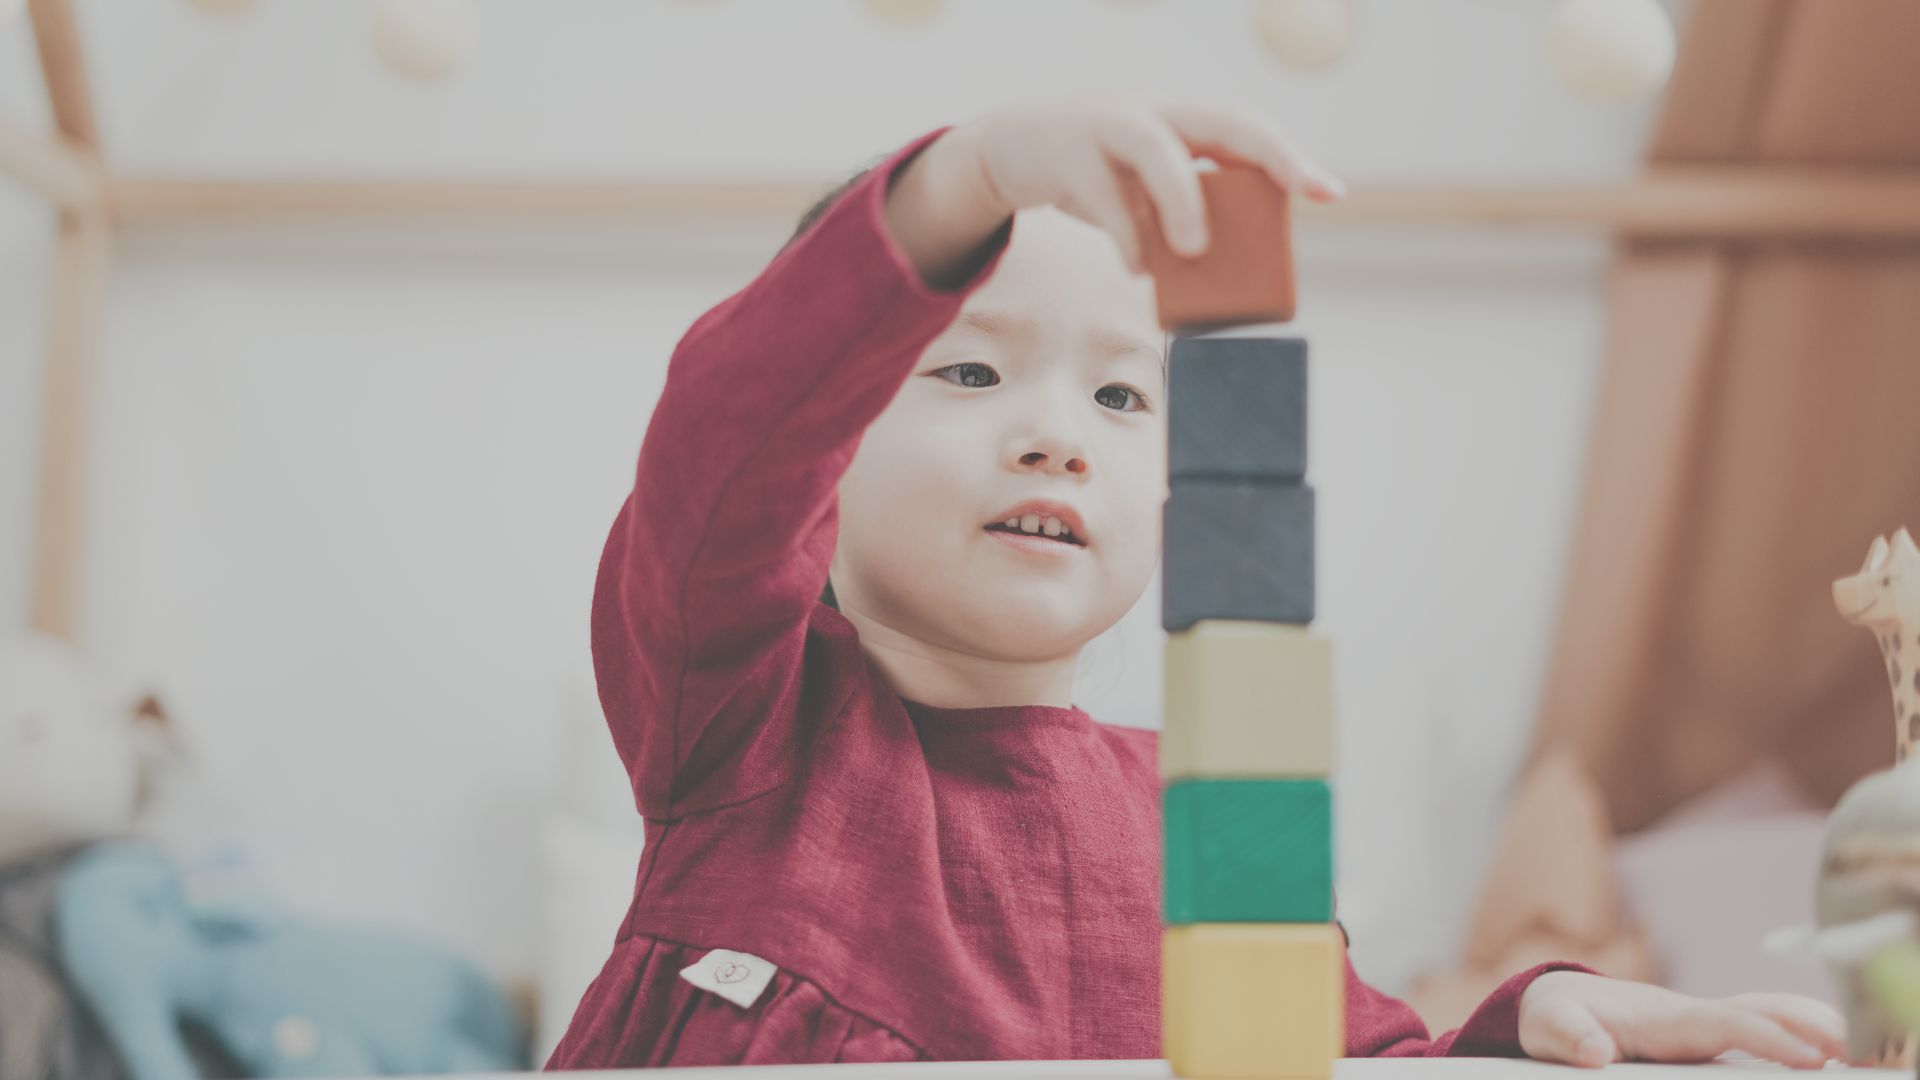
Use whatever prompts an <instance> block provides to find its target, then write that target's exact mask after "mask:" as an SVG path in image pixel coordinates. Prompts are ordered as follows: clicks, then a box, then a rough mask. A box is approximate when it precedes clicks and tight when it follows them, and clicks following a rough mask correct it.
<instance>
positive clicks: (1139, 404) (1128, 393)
mask: <svg viewBox="0 0 1920 1080" xmlns="http://www.w3.org/2000/svg"><path fill="white" fill-rule="evenodd" d="M1093 400H1095V401H1097V402H1099V403H1100V404H1101V405H1104V406H1106V407H1107V408H1109V409H1115V410H1118V411H1120V412H1142V411H1144V410H1145V409H1146V408H1147V406H1148V402H1147V395H1145V394H1143V393H1141V392H1140V391H1138V390H1135V389H1134V388H1133V387H1131V386H1122V385H1120V384H1119V383H1108V384H1107V385H1105V386H1103V387H1101V388H1100V389H1098V390H1095V391H1094V392H1093ZM1129 401H1132V402H1133V403H1134V405H1133V407H1132V408H1128V407H1127V402H1129Z"/></svg>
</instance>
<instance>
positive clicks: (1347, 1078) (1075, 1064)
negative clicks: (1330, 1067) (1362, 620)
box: [441, 1058, 1914, 1080]
mask: <svg viewBox="0 0 1920 1080" xmlns="http://www.w3.org/2000/svg"><path fill="white" fill-rule="evenodd" d="M531 1075H535V1074H531V1073H497V1074H492V1075H491V1076H489V1077H487V1078H481V1077H477V1076H475V1077H469V1078H467V1080H507V1078H509V1077H522V1078H524V1077H527V1076H531ZM546 1075H548V1076H550V1077H552V1076H557V1075H584V1076H595V1077H624V1078H626V1080H668V1078H673V1077H683V1078H693V1077H699V1078H700V1080H721V1078H726V1077H733V1078H736V1080H782V1078H792V1080H821V1078H824V1077H829V1076H832V1077H847V1078H849V1080H922V1078H937V1080H973V1078H976V1077H977V1078H979V1080H1171V1078H1172V1077H1173V1070H1172V1069H1170V1068H1168V1067H1167V1063H1166V1062H1165V1061H1161V1060H1158V1059H1155V1060H1152V1061H936V1062H923V1063H917V1064H911V1065H755V1066H751V1067H748V1068H745V1069H741V1068H705V1069H623V1070H613V1071H608V1072H594V1073H584V1074H546ZM1333 1075H1334V1077H1335V1080H1468V1078H1470V1077H1471V1078H1476V1080H1477V1078H1481V1077H1487V1078H1491V1080H1548V1078H1551V1080H1577V1078H1579V1077H1582V1076H1594V1075H1599V1076H1604V1077H1606V1078H1608V1080H1682V1078H1690V1080H1742V1078H1748V1077H1759V1076H1768V1077H1772V1078H1774V1080H1786V1078H1790V1077H1794V1076H1805V1075H1809V1074H1808V1073H1805V1072H1798V1073H1797V1072H1795V1071H1793V1070H1791V1069H1787V1068H1783V1067H1782V1066H1779V1065H1773V1064H1769V1063H1767V1062H1762V1061H1715V1062H1711V1063H1708V1064H1705V1065H1609V1066H1607V1067H1606V1068H1605V1069H1599V1070H1591V1069H1575V1068H1570V1067H1568V1066H1565V1065H1548V1064H1546V1063H1544V1062H1539V1061H1524V1060H1512V1059H1507V1058H1349V1059H1345V1060H1342V1061H1340V1062H1339V1063H1338V1064H1337V1065H1336V1066H1335V1068H1334V1073H1333ZM1819 1075H1820V1077H1821V1078H1822V1080H1837V1078H1840V1077H1845V1078H1847V1080H1894V1078H1900V1080H1907V1078H1910V1077H1912V1076H1913V1075H1914V1074H1913V1073H1912V1072H1910V1071H1908V1070H1905V1069H1849V1068H1843V1067H1841V1066H1838V1065H1834V1066H1829V1067H1828V1068H1827V1069H1826V1070H1825V1071H1824V1072H1821V1073H1820V1074H1819ZM441 1080H446V1078H444V1077H443V1078H441Z"/></svg>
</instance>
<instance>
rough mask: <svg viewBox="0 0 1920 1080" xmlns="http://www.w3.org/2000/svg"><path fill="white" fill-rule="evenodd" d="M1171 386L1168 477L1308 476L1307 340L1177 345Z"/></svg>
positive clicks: (1210, 340)
mask: <svg viewBox="0 0 1920 1080" xmlns="http://www.w3.org/2000/svg"><path fill="white" fill-rule="evenodd" d="M1167 378H1168V386H1167V408H1168V410H1169V411H1168V413H1167V471H1168V473H1169V474H1171V475H1173V476H1244V477H1252V478H1259V479H1265V480H1298V479H1300V478H1302V477H1304V476H1306V475H1307V343H1306V341H1305V340H1303V339H1301V338H1256V337H1206V336H1197V337H1179V338H1175V339H1174V342H1173V350H1172V355H1171V358H1170V359H1169V361H1168V371H1167Z"/></svg>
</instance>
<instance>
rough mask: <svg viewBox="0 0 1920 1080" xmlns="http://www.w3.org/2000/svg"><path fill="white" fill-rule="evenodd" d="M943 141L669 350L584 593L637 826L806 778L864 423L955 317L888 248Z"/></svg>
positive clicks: (878, 172)
mask: <svg viewBox="0 0 1920 1080" xmlns="http://www.w3.org/2000/svg"><path fill="white" fill-rule="evenodd" d="M938 137H939V133H938V132H936V133H934V134H932V135H929V136H926V137H923V138H921V139H919V140H917V141H916V142H914V143H913V144H911V145H909V146H907V147H905V148H904V149H902V150H901V151H899V152H898V153H896V154H895V155H894V156H893V157H892V158H891V159H889V160H888V161H887V162H886V163H885V164H883V165H881V166H879V167H877V168H875V169H873V170H872V171H871V172H869V173H868V174H867V176H866V177H865V178H864V179H863V180H862V181H861V182H859V183H858V184H857V185H856V186H855V187H853V188H852V189H851V190H849V191H848V192H847V193H846V194H845V195H844V196H843V197H842V198H841V200H840V201H839V202H838V203H836V204H835V205H834V207H833V208H832V209H831V210H829V211H828V212H827V213H826V214H825V215H824V216H823V217H822V218H821V219H820V220H819V221H818V222H817V223H815V225H814V227H813V228H812V229H811V230H809V231H808V232H807V233H806V234H805V235H804V236H802V237H801V238H800V239H798V240H797V241H795V242H794V243H793V244H792V245H790V246H789V247H788V248H787V249H786V250H785V251H783V252H782V253H781V254H780V255H779V256H777V257H776V258H775V259H774V260H773V262H772V263H771V264H770V265H768V267H767V268H766V269H765V270H764V271H762V272H761V274H760V275H759V277H757V278H756V279H755V280H754V281H753V282H751V283H750V284H749V285H747V287H746V288H744V289H743V290H741V291H740V292H739V293H736V294H735V295H733V296H732V297H730V298H728V299H727V300H725V301H723V302H722V303H721V304H719V305H718V306H717V307H715V308H714V309H713V310H711V311H709V312H707V313H706V314H705V315H704V316H702V317H701V318H700V319H699V320H698V321H697V322H695V323H694V325H693V327H692V328H691V329H690V330H688V332H687V334H686V336H685V337H684V338H683V339H682V340H681V342H680V344H679V346H678V347H677V348H676V349H675V351H674V354H673V357H672V360H671V362H670V363H669V365H668V369H667V378H666V386H665V388H664V390H663V391H662V393H661V396H660V400H659V403H658V405H657V406H656V407H655V409H654V413H653V418H652V420H651V422H650V423H649V425H648V427H647V432H646V436H645V439H644V440H643V442H642V445H641V449H640V458H639V466H638V470H637V475H636V477H635V480H634V486H633V490H632V492H631V494H630V495H629V496H628V497H627V500H626V503H625V505H623V506H622V507H621V510H620V513H619V516H618V518H617V519H616V520H615V522H614V525H613V530H612V533H611V535H610V536H609V537H608V540H607V545H606V549H605V552H604V554H603V555H602V558H601V562H600V570H599V577H598V580H597V582H596V584H595V589H594V603H593V659H594V670H595V675H596V677H597V681H598V685H599V691H600V701H601V707H602V709H603V710H604V711H605V713H606V717H607V723H608V725H609V726H610V727H611V729H612V732H613V741H614V745H615V747H616V748H617V749H618V750H619V752H620V755H621V758H622V760H623V761H624V762H625V763H626V766H627V771H628V774H629V776H630V778H631V779H632V782H633V789H634V796H635V800H636V801H637V803H638V804H639V807H640V810H641V813H643V814H645V815H646V816H647V817H649V818H654V819H656V820H673V819H675V818H678V817H680V816H683V815H685V814H687V813H692V812H697V811H700V810H708V809H713V808H716V807H719V806H725V805H730V804H732V803H736V802H740V801H744V800H746V799H749V798H752V797H754V796H755V795H758V794H762V793H764V792H766V791H768V790H771V789H772V788H774V787H776V786H778V785H779V784H780V783H782V782H784V781H785V780H786V779H787V778H788V777H790V776H791V775H792V772H793V770H794V768H795V767H796V766H797V764H798V763H799V760H800V758H801V754H802V752H803V750H804V747H803V746H802V745H801V742H802V739H801V732H800V722H799V717H800V715H801V714H802V712H803V710H807V709H818V710H824V709H830V708H831V706H832V704H833V703H832V702H823V701H815V700H812V699H811V698H809V697H808V696H807V695H808V693H809V690H810V689H811V690H813V691H814V692H815V693H816V694H817V693H818V692H820V691H821V690H822V689H823V688H809V687H807V686H804V685H803V683H804V682H805V681H806V680H805V679H803V677H802V676H803V673H804V671H805V669H806V655H805V654H806V646H807V636H808V635H807V627H808V624H809V621H810V619H811V618H812V617H813V616H814V613H815V608H816V606H817V605H818V602H819V597H820V594H821V591H822V588H823V587H824V585H825V582H826V577H827V570H828V566H829V563H830V561H831V558H832V554H833V546H834V538H835V535H836V529H837V524H838V500H837V495H836V489H837V485H838V483H839V480H840V478H841V476H842V475H843V474H844V472H845V470H846V468H847V465H848V464H849V462H850V461H851V460H852V457H853V453H854V450H855V448H856V447H857V446H858V444H859V441H860V437H861V435H862V434H863V432H864V431H865V430H866V428H867V426H868V424H870V423H871V422H872V421H873V419H874V418H875V417H876V416H878V415H879V413H880V412H881V410H882V409H884V408H885V407H886V405H887V403H888V402H889V401H891V400H892V398H893V396H894V394H895V393H896V392H897V391H898V390H899V388H900V386H901V384H902V383H903V382H905V380H906V379H907V377H908V376H909V375H910V374H911V372H912V367H913V364H914V363H915V362H916V361H917V360H918V358H919V356H920V353H921V352H922V351H923V350H924V349H925V348H926V346H927V345H928V344H929V343H931V342H932V341H933V339H934V338H936V337H937V336H939V334H940V333H941V332H942V331H944V330H945V329H946V328H947V326H948V325H949V324H950V323H951V322H952V321H953V319H954V317H955V315H957V314H958V311H959V308H960V304H961V302H962V300H963V299H964V298H965V296H966V293H967V292H968V290H970V289H971V288H972V287H973V286H974V285H977V284H978V283H979V282H980V281H982V280H984V279H985V278H986V277H987V276H988V275H989V274H990V273H991V272H992V268H993V266H994V264H995V263H996V262H997V260H998V258H999V254H1000V252H1002V251H1004V250H1005V245H1006V242H1007V240H1008V239H1009V237H1010V236H1011V230H1012V225H1011V222H1009V223H1008V225H1006V226H1005V227H1003V228H1002V230H1001V231H1000V232H999V233H998V234H996V235H995V236H994V237H993V239H992V240H991V241H990V242H989V247H988V248H987V249H986V251H985V252H984V253H983V254H984V256H985V258H983V260H982V262H983V265H982V267H981V269H980V270H979V271H978V272H977V273H976V274H975V275H974V277H973V279H972V281H971V282H969V283H968V284H967V285H966V286H963V287H962V288H960V289H956V290H954V291H951V292H942V291H936V290H933V289H931V288H929V287H928V286H927V285H926V284H925V283H924V282H923V281H922V280H921V278H920V276H919V273H918V272H917V271H916V270H915V268H914V267H913V265H912V264H911V262H909V261H908V259H907V258H906V256H905V254H904V253H903V252H902V251H901V250H900V248H899V247H898V245H897V244H896V243H895V241H894V240H893V238H892V236H891V235H890V234H889V233H888V231H887V227H886V223H885V218H884V216H883V211H884V206H885V199H886V192H887V187H888V185H889V183H890V181H891V180H892V179H893V177H894V176H895V175H896V174H897V173H898V171H899V170H900V169H901V168H903V167H904V166H905V165H906V163H907V162H909V161H910V160H911V159H912V158H913V156H914V155H915V154H917V153H918V152H919V151H920V150H922V149H923V148H925V146H926V145H927V144H929V143H930V142H932V141H933V140H934V139H935V138H938Z"/></svg>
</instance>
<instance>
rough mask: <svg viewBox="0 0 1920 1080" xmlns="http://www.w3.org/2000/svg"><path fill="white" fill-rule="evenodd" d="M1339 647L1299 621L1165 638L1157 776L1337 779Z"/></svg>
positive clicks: (1224, 622) (1210, 628) (1201, 627)
mask: <svg viewBox="0 0 1920 1080" xmlns="http://www.w3.org/2000/svg"><path fill="white" fill-rule="evenodd" d="M1333 747H1334V703H1333V645H1332V643H1331V642H1329V641H1327V640H1326V639H1325V638H1322V637H1319V636H1318V635H1316V634H1314V633H1313V632H1312V631H1311V630H1309V629H1308V628H1306V627H1303V626H1293V625H1289V624H1286V623H1268V622H1245V621H1239V620H1230V619H1211V620H1202V621H1201V622H1197V623H1195V624H1194V625H1193V626H1192V627H1190V628H1189V629H1186V630H1181V631H1178V632H1175V633H1171V634H1168V635H1167V653H1166V712H1165V715H1164V719H1163V720H1162V724H1161V730H1160V775H1161V776H1162V777H1163V778H1165V779H1167V780H1177V779H1182V778H1186V777H1231V776H1250V777H1291V776H1297V777H1326V776H1332V775H1333Z"/></svg>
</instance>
